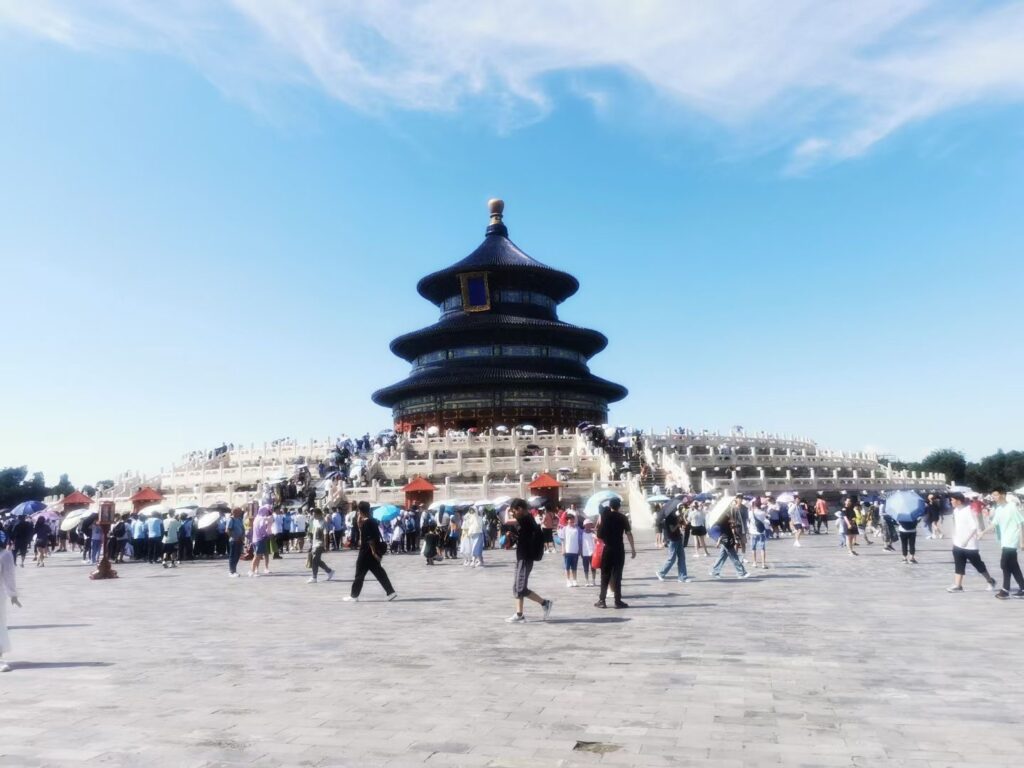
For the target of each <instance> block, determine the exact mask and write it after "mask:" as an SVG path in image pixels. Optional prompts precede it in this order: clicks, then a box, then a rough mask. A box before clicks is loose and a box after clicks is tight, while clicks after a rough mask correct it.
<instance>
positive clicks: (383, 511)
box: [373, 504, 402, 523]
mask: <svg viewBox="0 0 1024 768" xmlns="http://www.w3.org/2000/svg"><path fill="white" fill-rule="evenodd" d="M400 514H402V510H401V509H399V508H398V507H396V506H395V505H394V504H382V505H381V506H379V507H377V508H376V509H374V510H373V519H374V520H379V521H380V522H382V523H386V522H388V521H390V520H394V519H395V518H396V517H398V516H399V515H400Z"/></svg>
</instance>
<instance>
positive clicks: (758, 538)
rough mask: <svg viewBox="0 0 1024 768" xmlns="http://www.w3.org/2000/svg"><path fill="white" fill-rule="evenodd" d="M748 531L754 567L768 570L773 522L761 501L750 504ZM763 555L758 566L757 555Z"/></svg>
mask: <svg viewBox="0 0 1024 768" xmlns="http://www.w3.org/2000/svg"><path fill="white" fill-rule="evenodd" d="M747 530H749V531H750V549H751V551H752V552H753V554H754V567H755V568H763V569H764V570H768V535H769V533H770V532H771V521H770V519H769V518H768V516H767V515H766V514H765V510H764V508H763V507H762V506H761V500H760V499H757V498H755V499H754V500H753V501H752V502H751V503H750V510H749V518H748V525H747ZM758 552H760V553H761V563H760V565H758V562H757V553H758Z"/></svg>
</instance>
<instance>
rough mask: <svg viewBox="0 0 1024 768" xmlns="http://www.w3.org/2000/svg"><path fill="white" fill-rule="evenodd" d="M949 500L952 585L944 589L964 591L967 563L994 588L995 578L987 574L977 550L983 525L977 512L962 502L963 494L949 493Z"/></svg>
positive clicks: (990, 587)
mask: <svg viewBox="0 0 1024 768" xmlns="http://www.w3.org/2000/svg"><path fill="white" fill-rule="evenodd" d="M949 500H950V503H951V504H952V506H953V586H951V587H946V591H947V592H963V591H964V574H965V573H966V572H967V563H970V564H971V565H972V566H974V570H976V571H977V572H978V573H980V574H981V576H982V577H983V578H984V579H985V581H987V582H988V588H989V591H991V590H992V589H994V588H995V585H996V580H995V579H993V578H992V577H991V576H990V575H989V572H988V569H987V568H986V567H985V563H984V562H982V559H981V555H980V554H979V552H978V537H979V536H980V535H981V532H982V530H983V529H984V526H983V525H982V524H981V520H979V519H978V515H977V513H976V512H975V511H974V510H973V509H971V508H970V507H969V506H967V504H965V503H964V496H963V494H961V493H953V494H950V497H949Z"/></svg>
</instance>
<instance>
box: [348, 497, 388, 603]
mask: <svg viewBox="0 0 1024 768" xmlns="http://www.w3.org/2000/svg"><path fill="white" fill-rule="evenodd" d="M357 521H358V524H359V555H358V557H357V558H356V575H355V578H354V579H353V581H352V593H351V594H350V595H348V596H347V597H345V602H351V603H354V602H357V601H358V600H359V594H360V593H361V592H362V591H363V580H364V579H365V578H366V572H367V571H369V572H370V573H372V574H373V575H374V577H375V578H376V579H377V581H378V582H380V585H381V586H382V587H383V588H384V592H385V594H386V595H387V598H386V599H388V600H394V599H395V598H396V597H398V593H397V592H395V588H394V587H393V586H391V579H389V578H388V574H387V572H386V571H385V570H384V566H382V565H381V562H380V560H381V557H382V556H383V554H384V549H385V548H384V542H383V540H382V539H381V535H380V527H379V526H378V525H377V521H376V520H374V519H373V518H372V517H371V516H370V503H369V502H367V501H360V502H359V512H358V517H357Z"/></svg>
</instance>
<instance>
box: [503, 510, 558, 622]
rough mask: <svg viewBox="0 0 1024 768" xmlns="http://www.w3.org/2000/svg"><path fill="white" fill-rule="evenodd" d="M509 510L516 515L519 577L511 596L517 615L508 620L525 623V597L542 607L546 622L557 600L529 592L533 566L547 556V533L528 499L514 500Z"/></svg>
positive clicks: (516, 578)
mask: <svg viewBox="0 0 1024 768" xmlns="http://www.w3.org/2000/svg"><path fill="white" fill-rule="evenodd" d="M509 511H510V512H511V513H512V514H513V515H514V516H515V519H516V522H517V523H518V529H519V530H518V536H517V540H516V576H515V582H514V583H513V585H512V593H513V594H514V595H515V598H516V612H515V613H514V614H512V615H511V616H509V617H508V618H507V619H505V621H507V622H508V623H509V624H518V623H521V622H524V621H526V617H525V616H524V615H523V600H524V598H529V599H530V600H532V601H533V602H535V603H538V604H540V607H541V608H543V609H544V619H547V617H548V615H549V614H550V613H551V606H552V605H554V601H553V600H545V599H544V598H543V597H541V596H540V595H538V594H537V593H536V592H534V591H533V590H531V589H530V571H531V570H533V563H534V562H535V561H536V560H540V559H541V558H542V557H544V533H543V531H541V528H540V526H539V525H537V521H536V520H534V519H533V515H531V514H530V507H529V505H528V504H527V503H526V501H525V500H523V499H513V500H512V502H511V503H510V504H509Z"/></svg>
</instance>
